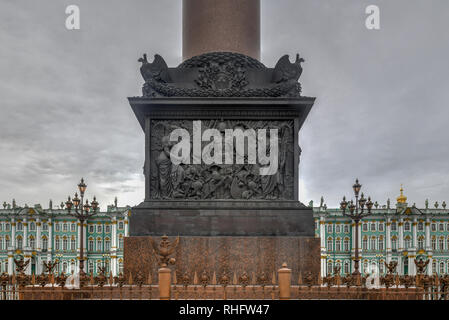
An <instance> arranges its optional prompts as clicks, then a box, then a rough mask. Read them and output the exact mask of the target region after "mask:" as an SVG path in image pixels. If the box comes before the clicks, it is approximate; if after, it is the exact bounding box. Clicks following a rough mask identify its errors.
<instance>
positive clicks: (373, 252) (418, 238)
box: [310, 188, 449, 276]
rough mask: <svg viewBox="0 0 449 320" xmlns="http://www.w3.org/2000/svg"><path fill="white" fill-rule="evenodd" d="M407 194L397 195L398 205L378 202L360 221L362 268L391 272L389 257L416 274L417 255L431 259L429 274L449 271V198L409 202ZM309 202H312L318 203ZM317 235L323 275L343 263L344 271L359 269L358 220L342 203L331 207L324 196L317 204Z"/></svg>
mask: <svg viewBox="0 0 449 320" xmlns="http://www.w3.org/2000/svg"><path fill="white" fill-rule="evenodd" d="M406 200H407V197H405V196H404V195H403V189H402V188H401V195H400V196H399V197H398V198H397V203H396V205H395V206H394V207H391V206H390V201H389V200H388V201H387V204H386V205H383V206H379V205H378V204H377V203H375V205H374V207H373V209H372V214H371V215H370V216H368V217H366V218H364V219H363V220H362V221H361V222H360V224H359V241H358V242H359V245H358V248H359V257H360V264H359V265H360V269H359V270H360V272H361V273H362V275H366V274H367V273H369V272H370V271H371V270H373V269H372V268H377V269H376V270H377V271H378V272H380V273H381V274H384V273H385V272H386V268H385V264H384V263H385V262H386V263H389V262H390V261H391V260H395V261H397V262H398V266H397V269H396V271H397V272H398V274H400V275H407V274H408V275H415V274H416V266H415V259H417V260H420V259H423V261H427V260H429V263H428V265H427V269H426V272H427V274H429V275H431V274H438V275H442V274H448V273H449V210H448V209H446V203H445V202H444V201H443V203H441V205H440V204H439V203H438V202H435V203H434V204H433V205H432V207H430V206H429V201H428V200H426V203H425V207H424V208H422V209H418V208H417V207H416V205H415V204H413V205H412V206H408V204H407V202H406ZM310 205H312V206H313V203H311V204H310ZM313 209H314V218H315V237H317V238H320V239H321V245H320V247H321V275H322V276H326V275H330V274H333V273H334V267H340V273H341V275H346V274H348V273H352V272H353V271H354V256H355V237H354V236H353V235H355V224H354V222H353V221H352V220H351V219H350V218H348V217H346V216H344V215H343V213H342V210H341V209H339V208H338V209H330V208H327V207H326V205H325V204H324V202H323V199H322V200H321V204H320V206H319V207H314V208H313Z"/></svg>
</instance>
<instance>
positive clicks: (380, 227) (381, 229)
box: [379, 222, 384, 231]
mask: <svg viewBox="0 0 449 320" xmlns="http://www.w3.org/2000/svg"><path fill="white" fill-rule="evenodd" d="M379 231H384V224H383V222H379Z"/></svg>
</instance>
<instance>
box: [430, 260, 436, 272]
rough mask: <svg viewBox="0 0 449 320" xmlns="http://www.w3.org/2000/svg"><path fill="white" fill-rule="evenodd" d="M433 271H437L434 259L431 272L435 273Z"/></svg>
mask: <svg viewBox="0 0 449 320" xmlns="http://www.w3.org/2000/svg"><path fill="white" fill-rule="evenodd" d="M435 272H437V263H436V261H435V260H433V261H432V270H431V273H435Z"/></svg>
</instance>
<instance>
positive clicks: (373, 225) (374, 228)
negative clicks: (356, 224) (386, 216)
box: [371, 222, 376, 231]
mask: <svg viewBox="0 0 449 320" xmlns="http://www.w3.org/2000/svg"><path fill="white" fill-rule="evenodd" d="M371 231H376V223H375V222H371Z"/></svg>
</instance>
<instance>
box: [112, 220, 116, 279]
mask: <svg viewBox="0 0 449 320" xmlns="http://www.w3.org/2000/svg"><path fill="white" fill-rule="evenodd" d="M111 227H112V230H111V258H112V259H111V272H112V275H113V276H116V275H117V217H116V216H114V217H112V224H111Z"/></svg>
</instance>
